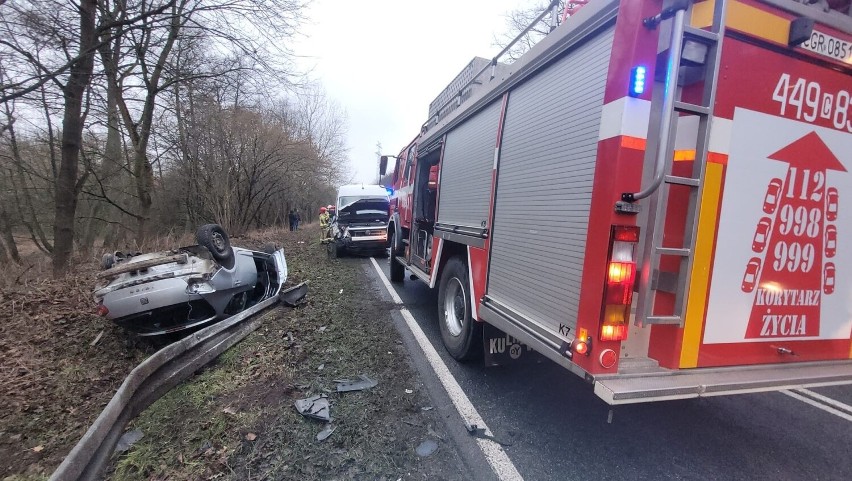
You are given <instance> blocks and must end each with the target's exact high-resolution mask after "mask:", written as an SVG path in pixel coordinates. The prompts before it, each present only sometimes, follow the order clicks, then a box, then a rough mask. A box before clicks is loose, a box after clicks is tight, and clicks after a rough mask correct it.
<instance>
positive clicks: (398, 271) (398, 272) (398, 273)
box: [388, 231, 405, 282]
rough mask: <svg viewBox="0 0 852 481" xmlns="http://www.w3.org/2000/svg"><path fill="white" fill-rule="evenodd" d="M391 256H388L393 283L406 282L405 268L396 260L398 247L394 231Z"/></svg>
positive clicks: (391, 239) (391, 235)
mask: <svg viewBox="0 0 852 481" xmlns="http://www.w3.org/2000/svg"><path fill="white" fill-rule="evenodd" d="M390 237H391V238H390V245H391V249H390V251H391V252H390V256H388V263H389V266H388V267H389V269H390V280H391V282H403V281H404V280H405V266H403V265H402V264H400V263H399V262H398V261H397V260H396V256H397V255H398V254H397V246H396V236H395V235H394V233H393V231H391V232H390Z"/></svg>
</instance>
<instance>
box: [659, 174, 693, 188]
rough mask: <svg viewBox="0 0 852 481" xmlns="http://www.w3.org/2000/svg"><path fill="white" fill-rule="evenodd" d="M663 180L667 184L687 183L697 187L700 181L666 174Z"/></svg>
mask: <svg viewBox="0 0 852 481" xmlns="http://www.w3.org/2000/svg"><path fill="white" fill-rule="evenodd" d="M665 181H666V182H667V183H669V184H678V185H688V186H691V187H698V186H699V185H700V184H701V181H700V180H698V179H695V178H692V177H679V176H677V175H667V176H666V177H665Z"/></svg>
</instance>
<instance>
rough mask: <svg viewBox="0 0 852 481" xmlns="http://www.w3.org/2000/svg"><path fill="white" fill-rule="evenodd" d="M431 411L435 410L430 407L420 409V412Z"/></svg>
mask: <svg viewBox="0 0 852 481" xmlns="http://www.w3.org/2000/svg"><path fill="white" fill-rule="evenodd" d="M433 409H435V408H433V407H432V406H424V407H422V408H420V410H421V411H431V410H433Z"/></svg>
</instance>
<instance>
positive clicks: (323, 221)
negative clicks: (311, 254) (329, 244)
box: [319, 207, 331, 242]
mask: <svg viewBox="0 0 852 481" xmlns="http://www.w3.org/2000/svg"><path fill="white" fill-rule="evenodd" d="M330 219H331V216H329V215H328V209H326V208H325V207H320V215H319V222H320V242H325V241H326V239H328V226H329V220H330Z"/></svg>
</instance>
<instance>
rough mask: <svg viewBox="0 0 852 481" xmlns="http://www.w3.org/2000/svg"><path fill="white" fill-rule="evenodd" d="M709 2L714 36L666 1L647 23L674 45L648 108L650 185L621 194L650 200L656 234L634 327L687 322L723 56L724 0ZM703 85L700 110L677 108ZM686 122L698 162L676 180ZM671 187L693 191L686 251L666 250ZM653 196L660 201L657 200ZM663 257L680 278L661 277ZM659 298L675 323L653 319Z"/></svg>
mask: <svg viewBox="0 0 852 481" xmlns="http://www.w3.org/2000/svg"><path fill="white" fill-rule="evenodd" d="M708 1H712V2H713V4H714V13H713V25H712V26H711V28H710V30H709V31H708V30H702V29H698V28H695V27H692V26H690V25H688V20H687V19H689V18H690V17H691V14H692V9H693V8H694V5H693V2H692V1H691V0H673V1H669V2H667V3H666V4H664V5H666V7H665V8H664V9H663V11H662V13H660V14H659V15H657V16H655V17H651V18H648V19H645V20H644V24H645V26H646V27H648V28H656V27H657V25H659V23H660V22H662V21H663V20H666V19H669V18H671V19H672V22H671V43H670V44H669V48H668V51H667V52H663V53H661V54H660V56H662V57H664V59H665V60H666V66H667V68H666V70H665V80H664V81H663V82H659V81H658V82H654V94H653V97H652V101H651V112H652V113H651V119H650V124H649V125H650V128H649V132H648V143H647V152H650V153H655V154H656V163H655V171H654V176H653V180H652V181H651V184H650V185H649V186H647V187H646V188H645V189H644V190H643V191H641V192H637V193H625V194H622V200H624V201H627V202H635V201H636V200H639V199H642V198H645V197H650V198H649V199H648V210H647V212H648V214H647V215H648V219H647V223H646V224H645V225H647V226H653V228H652V229H651V230H650V232H649V231H648V230H646V233H648V234H647V235H646V238H645V242H644V244H643V256H642V259H643V260H644V261H643V268H642V273H641V274H642V277H641V285H640V292H639V294H640V295H639V298H638V305H637V311H636V321H635V323H636V324H637V325H640V326H641V325H648V324H674V325H679V326H683V323H684V317H685V314H686V304H687V302H686V300H687V298H688V294H689V280H690V277H691V275H692V266H693V255H694V251H695V238H696V232H697V230H698V207H699V204H700V199H701V192H702V185H703V182H702V181H703V179H704V170H705V165H706V162H707V154H708V148H709V145H708V144H709V141H710V124H711V117H712V109H713V104H714V102H715V96H716V94H715V93H716V82H717V77H718V74H719V64H720V59H721V54H722V52H721V50H722V49H721V41H722V37H723V35H724V21H723V19H724V18H725V11H726V7H727V0H708ZM659 65H661V64H660V62H658V66H659ZM657 70H658V71H660V70H661V68H659V67H658V68H657ZM660 73H663V72H660ZM702 80H703V82H704V88H703V93H702V96H701V97H702V99H701V103H700V104H692V103H687V102H683V101H681V100H680V98H681V88H680V87H682V86H684V85H691V84H693V83H697V82H700V81H702ZM682 115H683V116H694V117H697V119H698V129H697V138H696V139H695V160H694V163H693V169H692V176H691V177H682V176H676V175H672V165H673V162H674V149H675V138H676V136H677V128H678V120H679V118H681V116H682ZM654 133H655V134H656V135H654ZM672 185H675V186H685V187H687V188H688V189H689V204H688V206H687V211H686V212H687V214H686V222H685V227H684V233H683V243H682V246H675V247H672V246H664V245H663V241H664V231H665V224H666V212H667V211H668V208H669V200H670V192H671V186H672ZM654 193H656V195H652V194H654ZM649 236H650V238H649ZM664 256H665V257H669V258H671V257H675V258H679V259H680V266H679V269H678V273H677V277H676V278H675V277H674V273H670V272H664V271H661V269H660V264H661V260H662V258H663V257H664ZM658 292H667V293H671V294H673V295H674V310H673V312H672V313H671V314H670V315H660V314H655V313H654V312H655V310H654V300H655V298H656V295H657V293H658Z"/></svg>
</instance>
